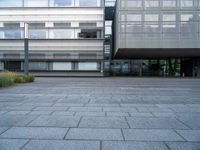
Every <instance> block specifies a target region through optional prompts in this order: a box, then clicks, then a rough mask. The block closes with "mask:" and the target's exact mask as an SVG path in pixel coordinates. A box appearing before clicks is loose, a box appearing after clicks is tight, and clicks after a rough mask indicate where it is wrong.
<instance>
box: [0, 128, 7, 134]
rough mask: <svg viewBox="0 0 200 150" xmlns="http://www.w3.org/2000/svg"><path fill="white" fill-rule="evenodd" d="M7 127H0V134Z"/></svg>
mask: <svg viewBox="0 0 200 150" xmlns="http://www.w3.org/2000/svg"><path fill="white" fill-rule="evenodd" d="M7 129H8V127H0V134H1V133H3V132H4V131H6V130H7Z"/></svg>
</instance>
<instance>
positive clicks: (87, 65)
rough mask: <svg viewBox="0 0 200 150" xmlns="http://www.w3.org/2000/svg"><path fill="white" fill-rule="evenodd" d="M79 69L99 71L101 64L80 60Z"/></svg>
mask: <svg viewBox="0 0 200 150" xmlns="http://www.w3.org/2000/svg"><path fill="white" fill-rule="evenodd" d="M78 70H83V71H84V70H88V71H97V70H99V65H98V63H96V62H79V63H78Z"/></svg>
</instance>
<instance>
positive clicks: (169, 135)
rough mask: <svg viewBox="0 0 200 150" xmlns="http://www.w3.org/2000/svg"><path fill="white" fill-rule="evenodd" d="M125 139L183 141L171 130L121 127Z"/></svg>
mask: <svg viewBox="0 0 200 150" xmlns="http://www.w3.org/2000/svg"><path fill="white" fill-rule="evenodd" d="M123 133H124V137H125V140H134V141H184V139H183V138H181V137H180V136H179V135H178V134H177V133H176V132H175V131H173V130H159V129H148V130H147V129H123Z"/></svg>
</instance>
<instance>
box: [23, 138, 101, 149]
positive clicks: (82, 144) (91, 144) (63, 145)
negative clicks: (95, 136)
mask: <svg viewBox="0 0 200 150" xmlns="http://www.w3.org/2000/svg"><path fill="white" fill-rule="evenodd" d="M22 150H100V142H98V141H80V140H79V141H70V140H69V141H65V140H60V141H55V140H31V141H30V142H29V143H28V144H27V145H26V146H25V147H24V148H23V149H22Z"/></svg>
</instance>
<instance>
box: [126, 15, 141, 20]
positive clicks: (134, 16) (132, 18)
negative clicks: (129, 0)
mask: <svg viewBox="0 0 200 150" xmlns="http://www.w3.org/2000/svg"><path fill="white" fill-rule="evenodd" d="M127 21H142V15H141V14H127Z"/></svg>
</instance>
